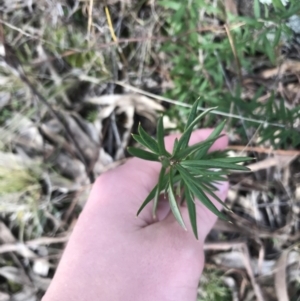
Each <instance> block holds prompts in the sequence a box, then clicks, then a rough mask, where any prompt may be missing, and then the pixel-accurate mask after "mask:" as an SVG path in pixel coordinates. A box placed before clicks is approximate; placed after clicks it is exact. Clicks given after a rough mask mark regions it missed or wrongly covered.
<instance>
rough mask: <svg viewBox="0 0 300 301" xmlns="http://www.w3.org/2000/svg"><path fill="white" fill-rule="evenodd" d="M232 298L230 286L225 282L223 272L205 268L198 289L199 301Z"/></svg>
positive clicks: (221, 300)
mask: <svg viewBox="0 0 300 301" xmlns="http://www.w3.org/2000/svg"><path fill="white" fill-rule="evenodd" d="M227 300H232V296H231V293H230V290H229V288H228V287H227V286H226V285H225V284H224V281H223V278H222V274H221V273H220V272H218V271H217V270H210V269H205V270H204V272H203V274H202V276H201V279H200V285H199V290H198V301H227Z"/></svg>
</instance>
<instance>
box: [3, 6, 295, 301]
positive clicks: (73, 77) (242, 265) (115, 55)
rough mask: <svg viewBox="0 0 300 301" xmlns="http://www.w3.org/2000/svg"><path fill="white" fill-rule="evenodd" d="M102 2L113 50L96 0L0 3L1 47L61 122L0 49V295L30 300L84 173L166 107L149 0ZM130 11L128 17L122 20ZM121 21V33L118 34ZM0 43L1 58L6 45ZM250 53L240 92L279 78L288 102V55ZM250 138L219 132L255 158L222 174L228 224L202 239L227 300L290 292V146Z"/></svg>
mask: <svg viewBox="0 0 300 301" xmlns="http://www.w3.org/2000/svg"><path fill="white" fill-rule="evenodd" d="M237 2H238V1H237ZM95 3H96V1H95ZM235 3H236V1H226V2H225V5H226V9H227V10H228V11H230V12H231V13H233V14H239V11H240V7H241V4H240V3H239V4H238V5H236V4H235ZM108 5H109V6H110V13H111V14H112V15H113V16H114V17H115V18H116V19H118V20H119V21H120V20H121V21H120V23H119V25H118V26H119V27H118V26H117V29H116V34H117V42H118V49H116V47H115V45H116V44H117V43H115V42H113V43H111V36H110V35H111V33H110V30H109V27H108V25H107V19H106V16H105V13H104V10H103V6H102V5H101V4H99V3H98V4H97V5H96V4H94V6H93V7H90V8H89V7H88V2H85V1H67V2H62V1H58V0H57V1H54V2H52V3H50V2H49V1H17V0H16V1H5V2H4V4H1V5H0V11H1V13H2V15H1V19H0V21H1V24H2V25H0V26H1V30H0V32H2V31H3V32H4V33H5V40H4V39H3V38H4V35H3V34H0V43H1V47H2V45H3V43H4V42H5V43H6V42H7V43H9V44H10V45H11V47H12V49H13V50H14V51H15V52H16V56H17V58H18V61H19V60H20V64H21V65H22V70H23V71H24V73H25V74H26V76H27V78H28V79H29V81H30V82H31V83H32V84H33V85H34V87H36V89H37V91H40V93H41V94H42V95H44V96H45V97H46V96H47V97H46V101H47V102H48V103H49V105H50V106H51V108H53V110H54V111H55V112H56V113H57V114H60V115H59V116H62V118H63V120H64V122H63V123H62V122H60V121H59V119H58V118H57V117H55V116H53V114H52V115H51V114H50V112H49V110H48V109H47V108H46V107H45V105H44V104H42V101H41V99H39V95H37V94H36V93H34V92H33V91H32V89H31V88H30V86H28V85H26V83H25V82H24V81H23V82H22V80H20V77H19V72H20V70H19V66H20V65H18V64H15V61H12V63H11V61H9V62H10V64H9V63H8V61H3V59H2V58H1V71H0V84H1V85H0V110H1V113H0V151H1V153H0V181H1V182H2V183H7V181H14V182H15V183H14V185H10V184H9V185H7V184H5V186H4V185H3V186H4V187H2V186H1V184H0V207H1V212H0V218H1V222H0V241H1V245H0V274H1V277H2V278H1V282H0V300H27V301H29V300H40V299H41V297H42V295H43V293H44V292H45V290H46V289H47V287H48V285H49V283H50V281H51V278H52V276H53V274H54V272H55V269H56V267H57V264H58V262H59V258H60V255H61V253H62V251H63V248H64V246H65V244H66V243H67V241H68V237H69V236H70V233H71V231H72V228H73V226H74V224H75V223H76V220H77V217H78V214H79V212H80V211H81V210H82V208H83V206H84V203H85V201H86V197H87V195H88V192H89V190H90V188H91V175H92V176H93V177H94V178H95V177H97V176H98V175H100V174H101V173H103V172H104V171H106V170H109V169H110V168H114V167H115V166H118V165H119V164H122V163H123V162H124V160H126V156H127V154H126V151H125V149H126V147H127V146H128V145H133V141H132V139H131V136H130V133H131V132H134V133H137V129H138V124H139V122H141V123H142V124H143V127H144V128H145V129H146V130H147V132H148V133H150V134H154V132H155V124H156V120H157V116H158V114H159V113H160V112H162V111H165V110H166V108H168V107H169V106H170V104H168V102H167V100H168V99H164V98H163V97H162V96H160V94H162V93H164V92H165V91H166V89H168V87H172V86H174V85H173V83H172V81H171V80H170V74H169V71H168V70H169V69H170V66H171V65H170V63H168V62H167V59H166V57H165V56H164V55H163V54H159V55H157V56H156V55H154V54H155V53H156V49H157V47H158V46H159V45H160V43H161V41H163V38H164V37H159V38H158V39H156V35H159V32H160V26H161V25H160V20H159V18H160V14H161V15H162V16H163V14H164V12H163V11H160V9H159V8H158V7H156V5H154V4H153V3H152V2H151V1H150V2H149V3H147V4H146V5H144V6H142V8H140V9H139V11H138V12H136V11H135V10H138V9H137V8H138V7H139V5H138V4H137V3H136V2H135V1H126V3H125V2H124V1H122V3H121V4H120V3H118V1H108ZM118 5H120V7H121V10H120V7H119V6H118ZM18 14H19V15H18ZM132 14H134V15H135V16H137V15H138V16H139V17H138V18H132V17H130V18H129V16H132ZM147 15H149V16H150V17H149V18H148V19H147V18H146V19H144V20H143V17H142V16H147ZM20 16H22V17H20ZM42 18H44V20H47V21H49V28H48V30H47V28H45V26H43V25H42V24H38V23H42V22H41V19H42ZM76 18H78V19H76ZM122 18H123V20H125V21H122ZM88 19H90V20H92V21H93V22H92V23H91V24H92V25H90V29H88V26H87V25H88ZM96 20H97V21H96ZM2 27H3V28H4V30H2V29H3V28H2ZM60 28H61V30H60ZM148 28H151V30H149V29H148ZM49 29H51V30H49ZM125 29H126V30H127V31H128V32H129V34H130V37H129V38H132V39H133V40H132V41H130V40H129V39H128V37H126V39H125V38H124V37H123V36H122V35H124V36H126V30H125ZM123 31H124V32H123ZM217 31H218V32H223V33H224V29H223V28H217V29H216V30H215V32H217ZM118 32H119V33H118ZM87 35H88V36H87ZM118 35H119V36H118ZM68 36H72V39H70V38H69V37H68ZM122 39H123V40H122ZM86 41H88V43H86ZM110 43H111V44H110ZM1 49H2V48H1ZM5 50H7V51H6V54H7V53H8V54H12V57H13V54H14V53H13V52H12V53H11V52H10V48H7V49H6V48H5ZM233 50H234V49H233ZM289 51H290V50H289ZM121 53H122V54H121ZM1 55H2V54H1ZM122 55H123V56H125V59H126V61H124V60H123V58H122ZM151 59H152V60H153V62H152V63H150V61H151ZM253 63H254V64H257V68H256V69H257V70H259V71H258V72H257V74H249V75H245V76H243V94H242V95H244V99H245V102H246V101H247V100H248V99H250V98H251V97H254V95H255V92H256V90H257V88H258V87H259V86H261V85H263V86H264V87H265V90H264V94H263V95H261V96H260V97H259V101H260V102H262V103H264V101H265V100H266V99H267V98H268V96H269V95H270V93H271V92H272V91H273V90H274V89H273V83H274V81H278V80H279V79H280V80H282V84H281V86H280V85H278V86H276V89H277V90H276V93H278V94H280V95H283V96H284V98H285V99H286V101H285V105H286V106H289V107H295V106H296V105H297V104H299V99H300V94H299V61H298V60H297V59H293V58H290V59H288V60H284V61H283V62H282V63H281V64H278V66H276V67H268V66H267V64H265V67H264V68H261V65H264V62H260V61H259V60H255V61H254V62H253ZM159 65H160V68H158V66H159ZM157 69H158V70H159V72H157V71H156V70H157ZM254 69H255V68H254ZM112 74H114V76H112ZM115 74H122V76H117V77H116V76H115ZM286 78H288V79H289V80H287V81H284V79H286ZM117 82H119V84H117ZM133 86H137V90H135V91H134V92H135V93H134V94H133V93H132V89H131V88H130V87H133ZM144 95H147V96H144ZM158 99H159V100H158ZM181 104H184V103H180V102H179V103H176V105H181ZM166 117H168V116H166ZM237 117H239V118H240V117H241V116H237ZM171 121H172V122H173V120H172V119H171ZM297 122H298V123H299V121H297V120H294V123H295V126H297ZM173 124H174V122H173ZM262 124H263V123H262ZM298 125H299V124H298ZM66 128H67V129H68V130H66ZM68 131H69V132H70V133H71V135H72V137H74V139H75V141H77V144H76V143H74V141H73V140H72V139H70V137H69V136H68V134H67V132H68ZM174 131H175V129H174V126H173V132H174ZM230 137H233V136H230ZM258 140H259V137H256V136H253V139H252V143H251V145H250V144H249V145H237V144H238V143H239V141H240V137H239V136H238V135H236V136H234V139H231V145H230V146H231V147H232V150H233V155H234V156H240V155H241V154H240V153H241V152H242V153H243V155H251V156H253V155H254V157H255V158H256V161H255V162H253V163H252V164H251V165H250V166H249V167H250V168H251V169H252V173H250V174H247V175H241V174H238V173H235V174H233V175H232V176H231V177H230V182H231V188H230V193H229V197H228V200H227V205H228V207H229V208H230V209H231V210H232V211H233V212H234V213H232V216H231V219H232V220H233V222H234V225H230V224H228V223H226V222H224V221H221V220H219V221H218V222H217V224H216V226H215V227H214V229H213V231H212V232H211V233H210V236H209V237H208V240H207V242H206V244H205V250H206V254H207V264H206V267H207V268H213V269H214V270H216V271H218V273H219V274H218V277H219V278H220V279H222V285H224V286H225V287H227V288H228V289H229V292H231V293H230V295H231V297H232V300H279V301H285V300H289V299H288V298H290V296H291V298H292V297H293V296H297V294H298V296H299V279H300V272H299V271H300V269H299V240H300V234H299V233H300V231H299V230H300V229H299V228H300V222H299V215H300V210H299V200H300V197H299V195H300V193H299V191H300V173H299V170H300V161H299V150H295V149H279V150H274V149H272V147H271V146H270V145H269V144H268V143H267V142H266V143H265V144H263V150H264V151H262V150H261V144H260V147H259V149H258V146H257V145H258V142H259V141H258ZM238 146H240V147H239V148H238ZM14 171H17V174H14ZM12 176H13V178H12ZM3 180H4V181H3ZM5 181H6V182H5ZM10 183H11V182H10ZM1 187H2V188H1ZM8 188H9V191H8ZM28 188H30V189H28ZM21 261H23V262H24V263H23V264H20V262H21ZM220 273H221V276H219V275H220ZM204 276H205V275H204ZM212 279H214V278H212ZM203 282H205V281H203ZM274 285H275V287H276V289H274ZM297 287H298V290H297ZM200 290H201V285H200ZM202 293H203V292H202ZM202 293H201V294H202ZM201 294H200V295H201ZM204 296H207V295H205V294H204ZM295 300H296V299H295Z"/></svg>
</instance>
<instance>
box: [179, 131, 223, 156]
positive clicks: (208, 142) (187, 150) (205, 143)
mask: <svg viewBox="0 0 300 301" xmlns="http://www.w3.org/2000/svg"><path fill="white" fill-rule="evenodd" d="M222 136H224V135H220V136H219V137H216V138H214V137H213V138H208V139H206V140H205V141H201V142H199V143H196V144H193V145H191V146H189V147H186V148H185V149H182V150H181V151H179V152H177V154H176V155H174V156H173V157H174V159H177V160H179V159H181V160H182V159H184V158H186V157H187V156H190V155H192V154H193V153H195V152H197V151H199V150H202V149H209V148H210V146H211V145H212V144H213V143H214V142H215V141H216V140H217V139H218V138H220V137H222Z"/></svg>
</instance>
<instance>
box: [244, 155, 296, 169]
mask: <svg viewBox="0 0 300 301" xmlns="http://www.w3.org/2000/svg"><path fill="white" fill-rule="evenodd" d="M296 158H297V155H294V156H290V155H275V156H274V157H269V158H266V159H264V160H262V161H258V162H256V163H253V164H250V165H247V167H248V168H250V169H251V171H252V172H255V171H258V170H262V169H268V168H270V167H273V166H277V167H278V168H283V167H285V166H287V165H289V164H290V163H291V162H292V161H293V160H295V159H296Z"/></svg>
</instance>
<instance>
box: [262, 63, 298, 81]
mask: <svg viewBox="0 0 300 301" xmlns="http://www.w3.org/2000/svg"><path fill="white" fill-rule="evenodd" d="M286 72H291V73H299V72H300V62H299V61H296V60H285V61H284V62H283V63H282V64H281V65H280V66H279V67H276V68H272V69H268V70H264V71H263V72H261V73H260V76H261V77H263V78H266V79H267V78H271V77H274V76H282V75H283V74H285V73H286Z"/></svg>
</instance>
